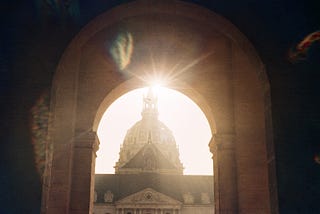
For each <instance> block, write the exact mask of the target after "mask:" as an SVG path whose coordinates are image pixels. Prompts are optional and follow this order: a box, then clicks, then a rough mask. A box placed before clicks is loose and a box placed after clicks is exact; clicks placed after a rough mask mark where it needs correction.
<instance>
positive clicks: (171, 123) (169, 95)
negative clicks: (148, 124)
mask: <svg viewBox="0 0 320 214" xmlns="http://www.w3.org/2000/svg"><path fill="white" fill-rule="evenodd" d="M149 89H150V88H140V89H136V90H132V91H130V92H128V93H126V94H124V95H123V96H121V97H119V98H118V99H117V100H116V101H115V102H113V103H112V104H111V105H110V107H109V108H108V109H107V110H106V112H105V113H104V115H103V117H102V119H101V121H100V124H99V128H98V136H99V140H100V148H99V151H98V152H97V160H96V170H95V171H96V173H97V174H101V173H111V174H112V173H114V171H115V169H114V166H115V163H116V162H117V160H118V158H119V151H120V147H122V145H121V144H123V143H124V139H125V137H126V134H127V131H128V130H129V129H130V127H132V126H133V125H134V124H135V123H137V121H140V120H141V117H142V116H141V114H142V109H143V97H144V96H146V94H147V93H148V90H149ZM151 90H152V91H153V93H155V94H156V96H157V99H158V101H157V108H158V109H157V110H158V119H159V121H161V123H163V124H165V126H166V127H168V129H169V130H171V132H172V134H173V136H174V138H175V142H176V144H177V147H178V150H179V153H180V160H181V162H182V164H183V166H184V170H183V172H184V174H198V175H212V174H213V166H212V159H211V157H212V154H211V153H210V152H209V148H208V143H209V140H210V139H211V136H212V135H211V130H210V126H209V123H208V121H207V119H206V117H205V115H204V113H203V112H202V111H201V109H200V108H199V107H198V106H197V105H196V104H195V103H194V102H193V101H192V100H191V99H190V98H188V97H187V96H185V95H184V94H182V93H180V92H178V91H175V90H172V89H169V88H165V87H162V86H161V83H160V82H158V81H157V82H155V83H154V84H153V85H152V86H151Z"/></svg>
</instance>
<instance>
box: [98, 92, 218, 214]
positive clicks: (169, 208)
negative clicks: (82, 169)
mask: <svg viewBox="0 0 320 214" xmlns="http://www.w3.org/2000/svg"><path fill="white" fill-rule="evenodd" d="M141 116H142V119H141V120H140V121H138V122H137V123H136V124H134V125H133V126H132V127H131V128H130V129H129V130H128V131H127V134H126V136H125V138H124V141H123V144H122V145H121V149H120V153H119V160H118V161H117V162H116V164H115V174H98V175H96V177H95V193H94V209H93V210H94V213H95V214H189V213H190V214H191V213H192V214H197V213H199V214H200V213H201V214H207V213H208V214H209V213H210V214H212V213H214V198H213V197H214V195H213V178H212V176H195V175H183V164H182V163H181V161H180V159H179V149H178V147H177V145H176V142H175V139H174V136H173V134H172V132H171V131H170V129H169V128H168V127H167V126H166V125H165V124H163V123H162V122H161V121H159V119H158V108H157V96H156V95H155V94H154V93H153V91H152V89H151V88H149V90H148V93H147V95H146V96H144V97H143V110H142V113H141Z"/></svg>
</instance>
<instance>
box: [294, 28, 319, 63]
mask: <svg viewBox="0 0 320 214" xmlns="http://www.w3.org/2000/svg"><path fill="white" fill-rule="evenodd" d="M319 40H320V31H315V32H313V33H310V34H309V35H308V36H306V37H305V38H304V39H303V40H302V41H301V42H300V43H299V44H298V45H297V46H296V47H295V48H294V49H291V50H289V53H288V59H289V60H290V61H291V62H296V61H298V60H304V59H306V58H307V54H308V50H309V49H310V47H311V46H312V45H313V44H314V43H315V42H316V41H319Z"/></svg>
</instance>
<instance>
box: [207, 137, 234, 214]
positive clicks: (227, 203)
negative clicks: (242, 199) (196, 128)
mask: <svg viewBox="0 0 320 214" xmlns="http://www.w3.org/2000/svg"><path fill="white" fill-rule="evenodd" d="M209 147H210V151H211V153H212V154H213V163H214V194H215V197H214V198H215V213H216V214H224V213H238V191H237V169H236V157H235V135H234V134H215V135H213V137H212V139H211V141H210V143H209Z"/></svg>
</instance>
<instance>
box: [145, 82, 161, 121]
mask: <svg viewBox="0 0 320 214" xmlns="http://www.w3.org/2000/svg"><path fill="white" fill-rule="evenodd" d="M158 114H159V113H158V97H157V95H156V94H155V93H154V91H153V89H152V87H149V89H148V93H147V95H146V96H145V95H144V96H143V110H142V112H141V115H142V118H146V117H152V118H158Z"/></svg>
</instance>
